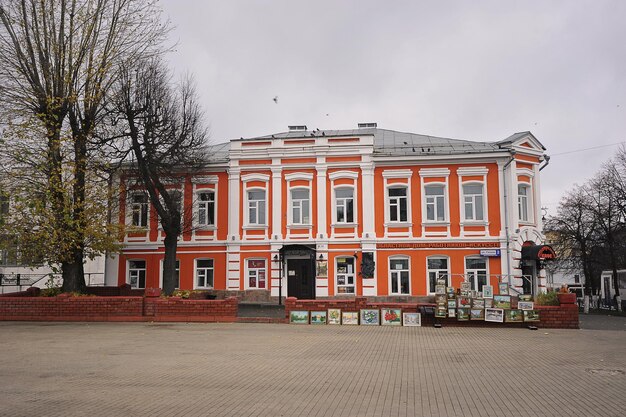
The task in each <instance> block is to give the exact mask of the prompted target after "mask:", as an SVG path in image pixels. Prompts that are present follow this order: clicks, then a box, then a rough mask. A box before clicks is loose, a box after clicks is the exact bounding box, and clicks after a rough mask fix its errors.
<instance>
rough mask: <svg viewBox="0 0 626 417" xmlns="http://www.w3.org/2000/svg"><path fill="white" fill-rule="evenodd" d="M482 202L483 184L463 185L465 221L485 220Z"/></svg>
mask: <svg viewBox="0 0 626 417" xmlns="http://www.w3.org/2000/svg"><path fill="white" fill-rule="evenodd" d="M483 201H484V195H483V184H463V211H464V213H465V220H468V221H482V220H484V219H485V214H484V210H485V209H484V204H483Z"/></svg>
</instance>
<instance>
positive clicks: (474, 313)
mask: <svg viewBox="0 0 626 417" xmlns="http://www.w3.org/2000/svg"><path fill="white" fill-rule="evenodd" d="M470 320H485V309H484V308H471V309H470Z"/></svg>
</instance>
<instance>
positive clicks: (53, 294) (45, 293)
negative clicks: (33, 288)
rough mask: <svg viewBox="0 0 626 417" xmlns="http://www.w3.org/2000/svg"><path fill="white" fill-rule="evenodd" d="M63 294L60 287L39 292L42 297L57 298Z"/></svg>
mask: <svg viewBox="0 0 626 417" xmlns="http://www.w3.org/2000/svg"><path fill="white" fill-rule="evenodd" d="M59 294H61V288H60V287H51V288H44V289H42V290H41V291H40V292H39V296H40V297H56V296H57V295H59Z"/></svg>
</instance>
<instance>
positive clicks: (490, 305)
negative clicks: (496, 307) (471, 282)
mask: <svg viewBox="0 0 626 417" xmlns="http://www.w3.org/2000/svg"><path fill="white" fill-rule="evenodd" d="M483 301H484V302H485V308H493V298H483Z"/></svg>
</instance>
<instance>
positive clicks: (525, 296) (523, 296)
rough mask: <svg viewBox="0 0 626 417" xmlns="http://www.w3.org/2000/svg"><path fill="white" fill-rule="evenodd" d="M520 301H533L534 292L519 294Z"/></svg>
mask: <svg viewBox="0 0 626 417" xmlns="http://www.w3.org/2000/svg"><path fill="white" fill-rule="evenodd" d="M518 298H519V300H520V301H533V295H532V294H520V295H519V296H518Z"/></svg>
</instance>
